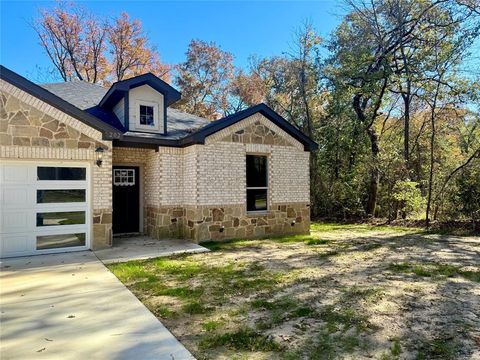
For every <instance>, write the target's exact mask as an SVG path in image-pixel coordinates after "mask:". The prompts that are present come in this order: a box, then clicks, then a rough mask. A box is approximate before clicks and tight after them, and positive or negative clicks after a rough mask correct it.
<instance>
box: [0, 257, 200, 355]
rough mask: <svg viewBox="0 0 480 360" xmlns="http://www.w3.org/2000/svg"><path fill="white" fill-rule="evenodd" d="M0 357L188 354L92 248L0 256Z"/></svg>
mask: <svg viewBox="0 0 480 360" xmlns="http://www.w3.org/2000/svg"><path fill="white" fill-rule="evenodd" d="M0 310H1V314H0V322H1V326H0V358H1V359H2V360H6V359H62V360H68V359H143V360H145V359H168V360H172V359H176V360H179V359H193V356H192V355H191V354H190V353H189V352H188V351H187V350H186V349H185V348H184V347H183V345H182V344H180V342H179V341H178V340H177V339H175V337H174V336H173V335H172V334H171V333H170V332H169V331H168V330H167V329H166V328H165V327H164V326H163V325H162V324H161V323H160V322H159V321H158V320H157V318H156V317H155V316H154V315H152V314H151V313H150V311H148V309H147V308H145V307H144V306H143V304H142V303H141V302H140V301H139V300H138V299H137V298H136V297H135V296H134V295H133V294H132V293H131V292H130V291H129V290H128V289H127V288H126V287H125V286H124V285H123V284H122V283H121V282H120V281H118V279H117V278H116V277H115V276H114V275H113V274H112V273H110V271H109V270H108V269H107V268H106V267H105V266H104V265H103V264H102V263H101V262H100V261H99V260H98V259H97V258H96V257H95V255H94V254H93V253H92V252H89V251H86V252H77V253H66V254H55V255H39V256H31V257H22V258H15V259H6V260H1V274H0Z"/></svg>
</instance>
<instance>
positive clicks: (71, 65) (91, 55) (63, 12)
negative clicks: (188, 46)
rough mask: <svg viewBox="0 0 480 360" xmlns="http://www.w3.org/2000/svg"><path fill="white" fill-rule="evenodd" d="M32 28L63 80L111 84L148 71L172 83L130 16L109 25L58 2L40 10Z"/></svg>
mask: <svg viewBox="0 0 480 360" xmlns="http://www.w3.org/2000/svg"><path fill="white" fill-rule="evenodd" d="M33 27H34V29H35V31H36V33H37V35H38V37H39V40H40V45H41V46H42V47H43V49H44V50H45V52H46V53H47V55H48V57H49V58H50V60H51V62H52V64H53V66H54V68H55V69H56V70H57V72H58V74H59V75H60V77H61V78H62V79H63V80H64V81H70V80H74V79H78V80H83V81H88V82H92V83H97V82H100V83H107V84H108V83H110V82H114V81H119V80H124V79H126V78H129V77H132V76H136V75H139V74H143V73H145V72H149V71H150V72H153V73H154V74H155V75H157V76H160V77H161V78H163V79H165V80H168V79H169V68H168V66H166V65H164V64H162V63H161V61H160V57H159V54H158V52H157V51H156V50H155V48H154V47H152V46H151V45H150V44H149V39H148V37H147V36H146V35H145V34H144V33H143V31H142V25H141V22H140V21H139V20H131V19H130V18H129V16H128V14H126V13H122V14H121V15H120V16H119V17H118V18H116V19H114V22H113V23H110V22H108V21H106V20H104V19H98V18H97V17H95V16H93V15H92V14H90V13H88V12H87V11H86V10H84V9H82V8H80V7H78V6H76V5H75V4H73V3H64V2H60V3H58V5H57V6H56V7H55V8H54V9H52V10H41V11H40V15H39V18H38V19H36V21H35V22H34V24H33Z"/></svg>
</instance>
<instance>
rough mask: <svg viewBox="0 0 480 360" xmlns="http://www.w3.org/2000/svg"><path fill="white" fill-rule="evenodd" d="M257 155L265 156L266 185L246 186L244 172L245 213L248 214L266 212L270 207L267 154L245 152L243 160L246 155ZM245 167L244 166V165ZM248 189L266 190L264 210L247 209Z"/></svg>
mask: <svg viewBox="0 0 480 360" xmlns="http://www.w3.org/2000/svg"><path fill="white" fill-rule="evenodd" d="M249 155H250V156H259V157H264V158H265V167H266V169H265V175H266V183H267V186H250V187H249V186H247V183H246V181H247V173H246V172H245V185H246V186H245V188H246V190H245V209H246V211H247V214H248V215H250V214H252V215H255V214H266V213H267V212H268V210H269V209H270V204H269V203H270V191H269V186H268V185H269V174H268V167H269V163H270V159H269V157H268V154H256V153H247V154H246V155H245V162H246V161H247V156H249ZM245 168H246V166H245ZM248 190H266V191H267V208H266V209H265V210H248V195H247V193H248Z"/></svg>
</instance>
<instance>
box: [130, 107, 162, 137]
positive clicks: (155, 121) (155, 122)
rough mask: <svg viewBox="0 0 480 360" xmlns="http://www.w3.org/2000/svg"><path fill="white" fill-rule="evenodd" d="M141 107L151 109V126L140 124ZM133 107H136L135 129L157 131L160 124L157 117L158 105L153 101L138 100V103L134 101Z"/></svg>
mask: <svg viewBox="0 0 480 360" xmlns="http://www.w3.org/2000/svg"><path fill="white" fill-rule="evenodd" d="M141 105H143V106H150V107H153V126H150V125H142V124H140V106H141ZM135 106H136V120H135V127H136V128H137V129H139V130H148V131H159V130H160V122H159V116H158V115H159V114H158V111H159V105H158V103H157V102H155V101H146V100H139V101H136V103H135Z"/></svg>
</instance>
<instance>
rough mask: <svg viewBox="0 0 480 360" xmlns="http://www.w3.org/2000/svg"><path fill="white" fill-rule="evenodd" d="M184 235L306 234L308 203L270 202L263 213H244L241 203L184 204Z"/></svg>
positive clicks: (197, 239) (218, 237)
mask: <svg viewBox="0 0 480 360" xmlns="http://www.w3.org/2000/svg"><path fill="white" fill-rule="evenodd" d="M185 214H186V219H185V229H184V236H185V237H186V238H188V239H192V240H194V241H195V242H202V241H207V240H224V239H232V238H254V237H255V238H257V237H260V238H261V237H265V236H275V235H285V234H308V232H309V231H310V205H309V204H307V203H305V204H301V203H291V204H274V205H271V206H270V208H269V210H268V211H267V212H266V213H263V214H247V213H246V209H245V205H226V206H215V207H212V206H187V207H186V212H185Z"/></svg>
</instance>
